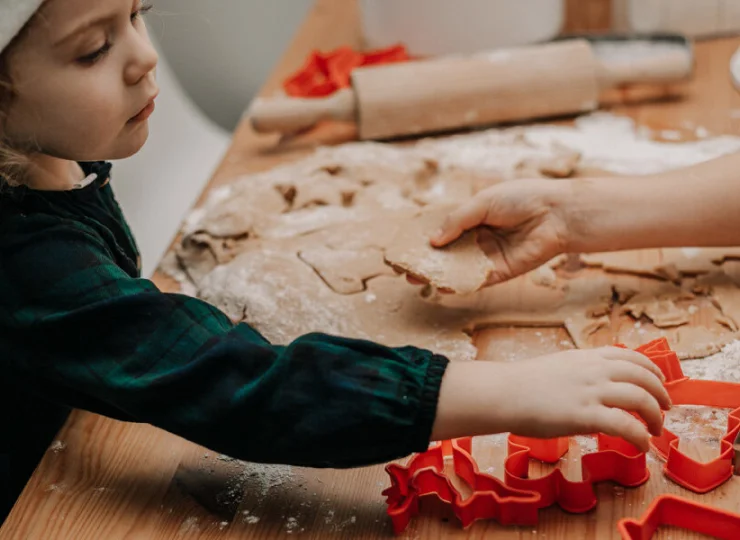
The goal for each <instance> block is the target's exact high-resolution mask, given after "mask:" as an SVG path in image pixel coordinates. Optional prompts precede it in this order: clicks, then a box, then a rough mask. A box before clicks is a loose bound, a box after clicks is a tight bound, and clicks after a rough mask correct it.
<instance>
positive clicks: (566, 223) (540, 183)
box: [430, 153, 740, 284]
mask: <svg viewBox="0 0 740 540" xmlns="http://www.w3.org/2000/svg"><path fill="white" fill-rule="evenodd" d="M739 176H740V153H737V154H732V155H728V156H724V157H721V158H717V159H714V160H711V161H708V162H705V163H701V164H699V165H695V166H693V167H689V168H685V169H681V170H676V171H671V172H668V173H663V174H658V175H651V176H642V177H632V178H604V179H575V180H523V181H522V180H516V181H511V182H505V183H503V184H498V185H496V186H493V187H492V188H489V189H487V190H485V191H482V192H481V193H479V194H477V195H476V196H475V197H474V198H473V199H472V200H471V201H470V202H468V203H466V204H464V205H461V206H460V208H458V209H457V210H456V211H455V212H454V213H453V214H452V215H451V216H450V217H449V219H448V220H447V222H446V223H445V224H444V226H443V227H442V230H441V231H440V232H439V233H438V234H436V235H434V236H433V238H432V242H433V244H434V245H436V246H443V245H446V244H448V243H449V242H452V241H453V240H455V239H456V238H457V237H458V236H459V235H460V234H461V233H462V232H463V231H465V230H468V229H472V228H475V227H478V226H480V225H486V226H488V227H491V228H492V229H493V232H494V233H495V235H496V241H495V242H492V243H490V244H489V246H488V249H489V252H490V255H491V256H492V257H493V259H494V261H495V262H496V263H497V267H498V269H499V272H498V273H497V275H495V276H494V277H493V280H492V283H491V284H493V283H497V282H501V281H504V280H507V279H510V278H512V277H515V276H517V275H519V274H522V273H525V272H527V271H529V270H532V269H534V268H536V267H537V266H539V265H541V264H543V263H545V262H547V261H548V260H550V259H551V258H552V257H554V256H556V255H558V254H560V253H568V252H570V253H592V252H598V251H618V250H625V249H642V248H651V247H708V246H733V245H740V211H738V201H740V181H738V177H739ZM433 233H434V231H430V234H433Z"/></svg>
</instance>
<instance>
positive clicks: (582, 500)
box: [383, 339, 740, 538]
mask: <svg viewBox="0 0 740 540" xmlns="http://www.w3.org/2000/svg"><path fill="white" fill-rule="evenodd" d="M636 350H637V351H638V352H641V353H642V354H644V355H645V356H647V357H649V358H650V359H651V360H652V361H653V362H654V363H655V364H656V365H657V366H658V367H659V368H660V370H661V371H662V372H663V374H664V375H665V377H666V383H665V387H666V389H667V390H668V392H669V394H670V396H671V399H672V400H673V403H674V404H675V405H688V404H692V405H707V406H713V407H724V408H728V407H738V406H740V384H736V383H725V382H719V381H701V380H692V379H689V378H688V377H686V376H685V375H684V373H683V371H682V369H681V365H680V361H679V359H678V356H677V355H676V354H675V352H673V351H672V350H671V349H670V347H669V346H668V341H667V340H666V339H659V340H656V341H653V342H651V343H648V344H647V345H644V346H642V347H639V348H638V349H636ZM739 432H740V407H739V408H737V409H736V410H734V411H733V412H732V413H731V414H730V417H729V420H728V432H727V435H726V436H725V437H724V438H723V439H722V442H721V449H720V450H721V451H720V456H719V457H718V458H717V459H715V460H713V461H711V462H708V463H700V462H697V461H695V460H693V459H691V458H689V457H688V456H686V455H685V454H683V453H682V452H680V451H679V449H678V437H676V436H675V435H674V434H673V433H670V432H669V431H667V430H665V429H664V430H663V434H662V435H661V436H660V437H653V438H652V439H651V443H652V445H653V446H654V448H655V450H656V451H657V452H658V454H659V455H661V456H663V457H664V458H665V460H666V464H665V467H664V472H665V474H666V475H667V476H668V477H669V478H671V479H672V480H673V481H675V482H676V483H677V484H679V485H681V486H684V487H686V488H688V489H691V490H693V491H697V492H701V493H703V492H706V491H710V490H712V489H714V488H716V487H717V486H719V485H720V484H722V483H723V482H725V481H726V480H728V479H729V478H730V477H731V476H732V474H733V461H734V451H733V443H734V442H735V439H736V438H737V436H738V433H739ZM597 440H598V450H597V452H594V453H591V454H586V455H584V456H583V458H582V459H581V467H582V473H583V480H582V481H580V482H572V481H569V480H567V479H566V478H565V477H564V476H563V473H562V472H561V471H560V470H558V469H556V470H555V471H553V472H551V473H550V474H548V475H546V476H544V477H542V478H536V479H531V478H528V470H529V460H530V459H539V460H540V461H543V462H546V463H554V462H557V461H558V460H559V459H560V458H561V457H562V456H563V455H564V454H565V453H566V452H567V450H568V438H558V439H548V440H542V439H531V438H525V437H517V436H514V435H510V436H509V439H508V455H507V457H506V460H505V461H504V477H505V482H501V481H500V480H498V479H496V478H494V477H492V476H489V475H486V474H482V473H480V471H479V470H478V466H477V464H476V462H475V459H474V458H473V456H472V454H471V448H472V439H470V438H464V439H458V440H454V441H445V442H443V443H440V444H437V445H434V446H432V447H431V448H430V449H429V450H428V451H427V452H423V453H420V454H416V455H415V456H413V457H412V458H411V461H410V462H409V463H408V465H406V466H400V465H396V464H391V465H388V466H387V467H386V471H387V472H388V474H389V476H390V479H391V486H390V487H389V488H388V489H386V490H385V491H384V492H383V495H384V496H385V497H386V502H387V505H388V510H387V512H388V515H389V516H390V518H391V521H392V522H393V527H394V530H395V531H396V533H400V532H401V531H403V530H404V529H405V528H406V527H407V526H408V524H409V522H410V520H411V518H412V517H413V516H414V515H416V514H417V513H418V511H419V499H420V498H422V497H425V496H428V495H435V496H437V497H438V498H439V499H440V500H442V501H443V502H445V503H447V504H449V505H450V506H451V508H452V510H453V512H454V514H455V515H456V516H457V518H458V519H459V520H460V522H461V523H462V525H463V527H467V526H468V525H470V524H471V523H473V522H474V521H477V520H480V519H495V520H497V521H498V522H499V523H501V524H502V525H533V524H535V523H537V511H538V510H539V509H540V508H545V507H548V506H551V505H553V504H558V505H559V506H560V507H561V508H562V509H563V510H565V511H568V512H572V513H581V512H587V511H589V510H591V509H592V508H594V507H595V506H596V504H597V503H598V501H597V498H596V494H595V492H594V487H593V486H594V484H596V483H599V482H603V481H607V480H611V481H614V482H616V483H618V484H620V485H622V486H624V487H635V486H639V485H641V484H643V483H644V482H646V481H647V480H648V478H649V471H648V469H647V465H646V460H645V454H644V453H641V452H639V451H638V450H637V449H636V448H635V447H634V446H632V445H631V444H629V443H627V442H626V441H624V440H622V439H619V438H617V437H611V436H607V435H604V434H598V435H597ZM445 456H452V458H453V462H454V469H455V473H456V474H457V476H458V477H459V478H461V479H462V480H463V481H464V482H466V483H467V484H468V485H469V486H470V487H471V489H472V492H473V493H472V495H471V496H470V497H468V498H467V499H463V498H462V496H461V494H460V493H459V492H458V491H457V490H456V489H455V487H454V486H453V484H452V482H451V481H450V479H449V478H448V477H447V476H446V475H445V473H444V458H445ZM659 502H660V500H657V501H656V504H657V503H659ZM663 504H665V505H672V504H673V503H671V502H667V503H663ZM672 507H673V506H669V508H672ZM659 508H663V506H660V507H659ZM709 510H710V511H711V509H709ZM656 512H658V510H656ZM660 519H663V520H666V519H669V518H668V517H665V516H663V517H661V518H660ZM675 519H676V520H680V519H681V518H675ZM624 522H625V523H626V524H627V525H625V526H628V525H629V523H631V522H630V521H629V520H627V521H624ZM629 526H630V527H634V525H629ZM631 530H632V529H631ZM634 530H641V529H634ZM645 530H647V529H645ZM650 534H652V533H650ZM627 538H631V537H627ZM635 538H647V537H646V536H637V537H635ZM736 538H740V536H736Z"/></svg>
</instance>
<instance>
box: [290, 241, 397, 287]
mask: <svg viewBox="0 0 740 540" xmlns="http://www.w3.org/2000/svg"><path fill="white" fill-rule="evenodd" d="M298 256H299V257H300V258H301V260H303V261H304V262H305V263H306V264H308V265H310V266H311V267H312V268H313V269H314V270H315V271H316V273H317V274H319V276H321V278H322V279H323V280H324V281H325V282H326V284H327V285H329V287H331V288H332V289H333V290H334V291H335V292H338V293H340V294H356V293H360V292H362V291H364V290H365V282H366V281H367V280H368V279H370V278H374V277H377V276H381V275H393V272H392V271H391V269H390V268H388V265H386V264H385V262H384V261H383V252H382V251H381V250H380V249H378V248H373V247H366V248H364V249H361V250H356V249H332V248H329V247H325V246H318V247H313V248H308V249H305V250H301V251H300V252H299V253H298Z"/></svg>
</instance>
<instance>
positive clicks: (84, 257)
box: [0, 223, 447, 467]
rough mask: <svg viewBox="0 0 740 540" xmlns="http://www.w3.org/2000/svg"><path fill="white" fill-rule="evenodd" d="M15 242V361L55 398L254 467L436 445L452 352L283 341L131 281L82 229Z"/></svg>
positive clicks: (3, 284) (4, 299) (377, 455)
mask: <svg viewBox="0 0 740 540" xmlns="http://www.w3.org/2000/svg"><path fill="white" fill-rule="evenodd" d="M6 248H7V249H5V248H4V250H5V251H7V253H3V255H2V257H1V258H0V293H1V294H0V344H1V346H2V348H5V349H6V351H5V352H6V353H7V352H9V354H5V353H4V354H3V355H2V356H3V357H4V358H9V359H10V360H9V361H10V363H11V366H12V371H13V372H14V373H15V374H16V375H17V376H18V377H19V378H20V379H21V381H22V382H21V384H29V385H32V386H33V387H35V388H36V389H37V390H38V391H40V392H43V393H44V395H47V396H51V397H53V398H54V399H56V400H58V401H60V402H63V403H65V404H67V405H70V406H73V407H78V408H84V409H88V410H91V411H93V412H99V413H101V414H107V415H109V416H117V417H120V418H128V419H131V420H134V421H138V422H145V423H151V424H153V425H155V426H158V427H160V428H162V429H165V430H167V431H170V432H172V433H175V434H177V435H180V436H182V437H184V438H187V439H189V440H191V441H194V442H196V443H199V444H201V445H204V446H206V447H208V448H210V449H212V450H214V451H217V452H222V453H225V454H228V455H231V456H233V457H236V458H240V459H244V460H249V461H254V462H271V463H286V464H294V465H304V466H313V467H350V466H360V465H368V464H372V463H379V462H385V461H388V460H391V459H395V458H398V457H400V456H404V455H408V454H409V453H412V452H415V451H420V450H424V449H425V448H426V447H427V445H428V442H429V438H430V435H431V429H432V423H433V421H434V416H435V412H436V406H437V398H438V393H439V387H440V384H441V380H442V376H443V374H444V371H445V368H446V366H447V359H445V358H443V357H440V356H437V355H434V354H432V353H431V352H429V351H425V350H421V349H416V348H413V347H403V348H388V347H384V346H381V345H378V344H375V343H371V342H367V341H360V340H351V339H343V338H339V337H332V336H329V335H324V334H311V335H306V336H303V337H301V338H299V339H297V340H295V341H294V342H292V343H290V344H289V345H287V346H275V345H271V344H270V343H268V342H267V341H266V340H265V339H264V338H263V337H262V336H261V335H260V334H259V333H258V332H257V331H255V330H254V329H253V328H251V327H249V326H247V325H245V324H238V325H234V324H232V323H231V322H230V321H229V319H228V318H227V317H226V316H225V315H224V314H222V313H221V312H220V311H218V310H217V309H215V308H214V307H213V306H211V305H209V304H207V303H205V302H202V301H200V300H197V299H193V298H189V297H186V296H181V295H176V294H165V293H162V292H160V291H159V290H158V289H157V288H156V287H155V286H154V285H153V284H152V283H151V282H150V281H147V280H144V279H135V278H132V277H130V276H128V275H127V274H125V273H124V272H123V271H122V270H121V269H120V268H119V267H118V266H117V265H116V263H115V257H116V254H115V253H111V252H110V251H109V248H108V247H107V245H106V244H105V242H103V241H102V239H101V238H100V237H98V236H97V235H96V234H94V233H93V232H92V231H90V230H87V229H85V228H84V226H82V225H80V224H75V223H59V224H57V225H55V226H53V227H44V229H43V230H42V231H38V232H37V233H36V234H25V235H24V236H22V237H20V236H19V237H18V238H16V239H15V240H14V242H13V243H12V245H11V246H9V247H8V246H6Z"/></svg>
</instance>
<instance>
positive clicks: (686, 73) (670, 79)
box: [597, 48, 694, 89]
mask: <svg viewBox="0 0 740 540" xmlns="http://www.w3.org/2000/svg"><path fill="white" fill-rule="evenodd" d="M597 62H598V60H597ZM693 71H694V57H693V52H692V51H690V50H689V51H687V50H681V48H676V50H675V51H672V50H667V51H666V52H664V53H662V54H655V55H652V56H647V57H645V58H639V57H637V58H632V59H630V61H629V62H624V61H623V62H609V61H601V62H599V63H598V65H597V78H598V81H599V86H600V87H601V88H602V89H608V88H613V87H616V86H627V85H633V84H672V83H677V82H683V81H685V80H687V79H689V78H690V77H691V74H692V73H693Z"/></svg>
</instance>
